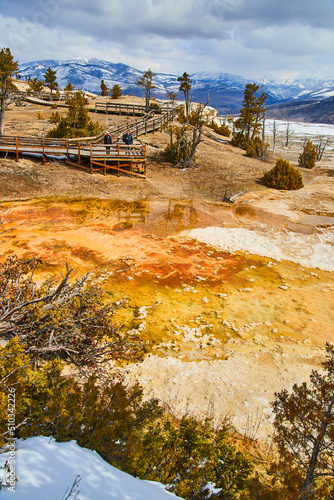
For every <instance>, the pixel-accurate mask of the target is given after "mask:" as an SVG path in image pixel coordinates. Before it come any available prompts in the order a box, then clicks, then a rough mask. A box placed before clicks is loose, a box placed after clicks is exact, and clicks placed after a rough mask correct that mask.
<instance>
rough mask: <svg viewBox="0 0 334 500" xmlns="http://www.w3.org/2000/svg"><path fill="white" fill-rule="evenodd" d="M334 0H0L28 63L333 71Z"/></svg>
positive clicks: (4, 20) (294, 74) (5, 36)
mask: <svg viewBox="0 0 334 500" xmlns="http://www.w3.org/2000/svg"><path fill="white" fill-rule="evenodd" d="M333 25H334V0H0V46H1V47H9V48H10V49H11V52H12V54H13V56H14V58H15V59H16V60H18V61H19V62H28V61H36V60H40V59H69V58H91V57H96V58H98V59H105V60H107V61H111V62H115V63H116V62H122V63H125V64H128V65H130V66H133V67H135V68H137V69H140V70H143V71H145V70H146V69H148V68H149V67H150V68H152V70H153V71H154V72H161V73H172V74H182V73H183V72H184V71H187V72H188V73H194V72H200V71H206V72H226V73H232V74H236V75H241V76H244V77H246V78H254V79H261V78H268V79H278V78H309V77H319V78H334V29H333Z"/></svg>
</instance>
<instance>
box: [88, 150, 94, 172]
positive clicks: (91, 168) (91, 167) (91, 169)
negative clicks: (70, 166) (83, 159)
mask: <svg viewBox="0 0 334 500" xmlns="http://www.w3.org/2000/svg"><path fill="white" fill-rule="evenodd" d="M89 149H90V173H91V174H92V173H93V165H92V145H91V144H90V148H89Z"/></svg>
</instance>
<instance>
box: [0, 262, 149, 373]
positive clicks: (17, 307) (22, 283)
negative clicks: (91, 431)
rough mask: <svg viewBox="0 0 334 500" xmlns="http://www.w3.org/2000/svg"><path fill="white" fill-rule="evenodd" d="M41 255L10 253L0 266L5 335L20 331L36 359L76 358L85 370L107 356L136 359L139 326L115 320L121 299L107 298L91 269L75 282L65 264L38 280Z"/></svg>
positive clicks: (0, 324) (0, 326)
mask: <svg viewBox="0 0 334 500" xmlns="http://www.w3.org/2000/svg"><path fill="white" fill-rule="evenodd" d="M35 268H36V261H35V260H34V259H29V260H22V259H18V258H17V257H15V256H11V257H9V258H8V259H7V260H6V261H5V262H4V263H3V264H2V265H1V266H0V336H1V337H3V338H5V339H8V340H9V339H11V338H13V337H17V339H18V340H19V342H20V344H21V345H24V346H25V352H26V354H28V355H29V356H30V358H31V359H32V360H39V359H45V360H50V359H54V358H58V359H63V360H65V361H67V362H70V363H73V364H74V365H75V366H76V367H77V368H78V369H79V370H80V372H81V373H82V374H86V373H87V369H89V370H100V368H101V367H102V364H103V362H104V361H106V360H108V359H115V358H119V359H121V358H122V359H135V358H138V357H139V354H138V353H139V351H140V344H139V342H138V339H137V336H136V335H135V332H133V331H131V332H130V333H125V332H123V331H122V330H121V329H120V328H118V327H117V326H116V325H115V323H114V321H113V314H114V311H115V310H116V309H118V308H119V307H121V306H122V305H123V304H124V303H121V304H117V305H116V304H112V303H108V304H106V305H104V304H103V301H102V291H101V290H100V289H99V288H98V287H96V286H92V285H90V284H89V283H88V275H84V276H82V277H81V278H79V279H77V280H76V281H74V283H71V282H70V280H69V278H70V275H71V273H72V270H71V269H69V267H68V265H66V272H65V273H64V274H62V278H61V279H60V280H57V279H55V278H52V279H49V280H47V281H45V282H44V283H42V284H40V285H38V284H36V283H35V282H34V279H33V277H34V272H35Z"/></svg>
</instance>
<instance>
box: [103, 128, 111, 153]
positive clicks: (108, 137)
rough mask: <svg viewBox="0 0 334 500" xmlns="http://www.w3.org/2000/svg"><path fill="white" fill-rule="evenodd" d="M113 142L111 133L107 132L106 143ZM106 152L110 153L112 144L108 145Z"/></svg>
mask: <svg viewBox="0 0 334 500" xmlns="http://www.w3.org/2000/svg"><path fill="white" fill-rule="evenodd" d="M111 143H112V140H111V135H110V134H109V132H107V133H106V135H105V136H104V144H111ZM106 152H107V155H108V154H109V153H110V146H106Z"/></svg>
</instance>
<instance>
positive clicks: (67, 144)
mask: <svg viewBox="0 0 334 500" xmlns="http://www.w3.org/2000/svg"><path fill="white" fill-rule="evenodd" d="M66 159H67V161H68V139H66Z"/></svg>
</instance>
